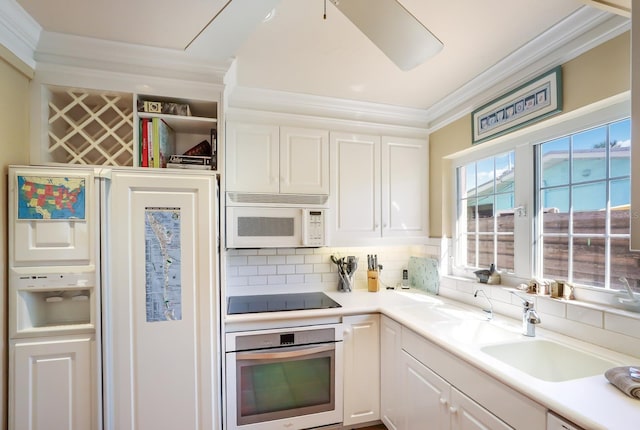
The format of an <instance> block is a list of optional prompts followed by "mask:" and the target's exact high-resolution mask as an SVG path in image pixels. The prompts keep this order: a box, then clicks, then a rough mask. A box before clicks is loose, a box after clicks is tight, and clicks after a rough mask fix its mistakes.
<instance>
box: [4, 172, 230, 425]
mask: <svg viewBox="0 0 640 430" xmlns="http://www.w3.org/2000/svg"><path fill="white" fill-rule="evenodd" d="M9 196H10V197H9V198H10V202H9V210H10V214H9V220H10V223H11V227H12V228H10V229H9V231H10V237H9V260H10V261H9V265H10V279H9V337H10V345H9V349H10V351H9V399H10V400H9V421H10V428H15V429H28V430H44V429H47V430H58V429H60V430H63V429H64V430H71V429H82V430H84V429H87V430H93V429H95V430H101V429H106V430H128V429H130V430H156V429H160V428H180V429H187V430H189V429H192V430H202V429H205V430H206V429H217V428H220V421H221V420H220V415H219V410H220V408H219V406H220V405H219V402H220V388H219V387H220V369H221V363H220V354H219V341H218V339H219V317H218V316H219V288H218V284H219V276H218V264H219V253H218V250H219V243H218V234H217V232H218V231H219V227H218V190H217V178H216V176H215V175H214V174H213V172H201V171H197V172H196V171H194V172H191V171H184V170H177V171H172V170H170V169H158V170H154V169H132V168H102V167H99V168H88V167H78V168H73V167H49V166H46V167H39V166H12V167H11V168H10V169H9Z"/></svg>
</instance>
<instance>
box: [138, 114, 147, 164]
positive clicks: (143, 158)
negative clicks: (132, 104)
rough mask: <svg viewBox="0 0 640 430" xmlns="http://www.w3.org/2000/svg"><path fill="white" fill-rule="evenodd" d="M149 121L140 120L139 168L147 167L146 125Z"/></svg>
mask: <svg viewBox="0 0 640 430" xmlns="http://www.w3.org/2000/svg"><path fill="white" fill-rule="evenodd" d="M148 122H149V119H147V118H144V119H143V120H142V127H141V128H142V136H141V139H142V153H141V154H140V166H142V167H149V127H148V126H147V123H148Z"/></svg>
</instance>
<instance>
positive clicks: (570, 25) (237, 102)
mask: <svg viewBox="0 0 640 430" xmlns="http://www.w3.org/2000/svg"><path fill="white" fill-rule="evenodd" d="M630 28H631V23H630V21H629V19H627V18H625V17H622V16H619V15H615V14H612V13H609V12H607V11H603V10H601V9H594V8H592V7H587V6H584V7H581V8H580V9H578V10H577V11H576V12H574V13H573V14H572V15H570V16H568V17H567V18H565V19H564V20H562V21H560V22H559V23H558V24H556V25H555V26H553V27H551V28H550V29H549V30H547V31H546V32H544V33H542V34H541V35H539V36H538V37H536V38H535V39H533V40H531V41H530V42H528V43H527V44H525V45H524V46H522V47H521V48H520V49H518V50H517V51H515V52H513V53H512V54H510V55H508V56H507V57H505V58H504V59H503V60H501V61H499V62H498V63H496V64H495V65H494V66H492V67H490V68H488V69H487V70H485V71H484V72H483V73H481V74H480V75H478V76H477V77H475V78H474V79H472V80H471V81H469V82H467V83H466V84H465V85H463V86H462V87H460V88H459V89H458V90H456V91H454V92H453V93H451V94H450V95H448V96H447V97H445V98H444V99H442V100H440V101H439V102H437V103H436V104H434V105H433V106H431V107H430V108H428V109H415V108H406V107H400V106H391V105H384V104H376V103H370V102H361V101H354V100H347V99H336V98H332V97H323V96H316V95H307V94H298V93H289V92H283V91H275V90H265V89H258V88H246V87H235V88H232V89H229V90H228V94H229V106H230V108H239V109H243V110H250V109H255V110H258V111H267V112H279V113H290V114H296V115H309V116H317V117H326V118H336V119H346V120H353V121H365V122H371V123H379V124H395V125H399V126H404V127H412V128H418V129H424V130H429V132H433V131H435V130H437V129H439V128H441V127H444V126H445V125H447V124H449V123H451V122H453V121H455V120H456V119H459V118H461V117H462V116H464V115H466V114H468V113H470V112H472V111H473V109H474V108H476V107H477V106H480V105H482V104H483V103H485V102H486V101H488V100H490V99H491V98H492V97H495V95H496V94H500V93H503V92H506V91H508V90H510V89H512V88H515V87H517V86H518V85H520V84H522V83H523V82H526V81H527V80H529V79H531V78H532V77H534V76H536V75H538V74H540V73H542V72H544V71H546V70H548V69H550V68H552V67H555V66H557V65H560V64H563V63H565V62H567V61H569V60H571V59H573V58H575V57H577V56H578V55H580V54H582V53H584V52H586V51H588V50H590V49H592V48H594V47H596V46H598V45H600V44H602V43H604V42H606V41H607V40H610V39H612V38H614V37H616V36H618V35H620V34H622V33H624V32H625V31H628V30H629V29H630Z"/></svg>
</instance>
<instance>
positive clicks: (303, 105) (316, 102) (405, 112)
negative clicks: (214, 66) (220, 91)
mask: <svg viewBox="0 0 640 430" xmlns="http://www.w3.org/2000/svg"><path fill="white" fill-rule="evenodd" d="M229 106H230V107H231V108H241V109H256V110H260V111H271V112H279V113H290V114H296V115H309V116H317V117H325V118H335V119H345V120H351V121H360V122H371V123H377V124H389V125H398V126H404V127H412V128H418V129H426V128H427V117H426V112H427V111H426V110H424V109H413V108H407V107H401V106H391V105H385V104H378V103H370V102H362V101H356V100H348V99H338V98H334V97H325V96H316V95H308V94H299V93H290V92H284V91H275V90H265V89H259V88H247V87H236V88H235V89H234V90H233V91H232V92H231V94H230V98H229Z"/></svg>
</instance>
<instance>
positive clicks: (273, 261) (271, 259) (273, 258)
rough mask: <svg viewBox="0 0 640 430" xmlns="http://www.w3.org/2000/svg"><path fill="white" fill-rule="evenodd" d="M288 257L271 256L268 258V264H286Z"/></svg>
mask: <svg viewBox="0 0 640 430" xmlns="http://www.w3.org/2000/svg"><path fill="white" fill-rule="evenodd" d="M286 262H287V257H285V256H284V255H270V256H269V257H267V264H285V263H286Z"/></svg>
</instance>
